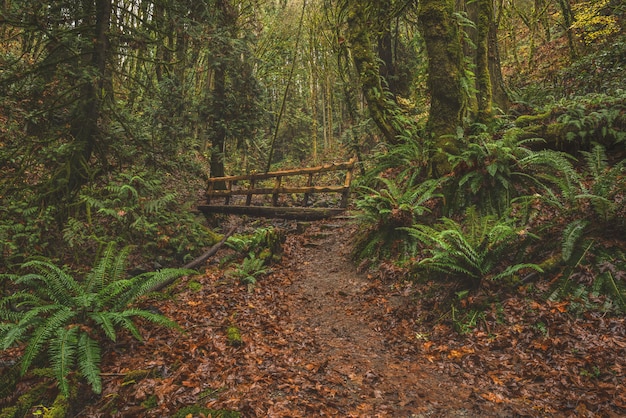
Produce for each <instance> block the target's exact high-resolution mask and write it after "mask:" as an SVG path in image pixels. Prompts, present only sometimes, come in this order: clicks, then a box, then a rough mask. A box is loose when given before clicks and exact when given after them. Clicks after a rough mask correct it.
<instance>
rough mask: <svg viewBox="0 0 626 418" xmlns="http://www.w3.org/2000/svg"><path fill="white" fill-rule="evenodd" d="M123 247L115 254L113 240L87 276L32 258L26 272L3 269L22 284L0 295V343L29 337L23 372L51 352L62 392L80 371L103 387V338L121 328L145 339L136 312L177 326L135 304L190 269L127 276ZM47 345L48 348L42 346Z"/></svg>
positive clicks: (3, 345) (114, 335)
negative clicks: (8, 294)
mask: <svg viewBox="0 0 626 418" xmlns="http://www.w3.org/2000/svg"><path fill="white" fill-rule="evenodd" d="M128 253H129V250H128V248H125V249H124V250H122V251H120V252H119V253H118V254H115V249H114V245H113V244H109V245H108V246H107V247H106V250H105V251H104V254H103V255H102V257H101V258H100V259H99V260H98V261H97V262H96V264H95V266H94V267H93V268H92V269H91V271H89V272H88V273H87V274H86V275H85V277H84V279H82V280H77V279H76V278H74V277H72V276H71V275H70V274H69V273H67V272H65V271H64V270H62V269H60V268H59V267H57V266H55V265H54V264H51V263H49V262H46V261H39V260H34V261H29V262H27V263H25V264H24V265H23V268H25V269H29V270H32V271H33V273H27V274H25V275H22V276H17V275H8V274H5V275H2V276H0V277H1V278H3V279H5V280H6V279H8V280H10V281H12V282H13V285H14V286H16V287H18V288H21V290H18V291H16V292H14V293H13V294H11V295H10V296H7V297H5V298H3V299H1V300H0V321H2V322H0V349H2V350H5V349H7V348H9V347H11V346H12V345H13V344H15V343H19V342H25V343H26V346H25V350H24V354H23V356H22V358H21V373H22V374H24V373H26V372H27V371H28V369H29V368H30V367H31V366H32V365H33V363H34V362H35V361H37V360H38V358H39V357H40V356H47V358H46V360H47V362H48V363H49V364H50V365H51V366H52V368H53V370H54V374H55V377H56V380H57V381H58V384H59V387H60V390H61V392H62V393H63V394H65V395H68V394H69V389H70V384H69V381H68V375H69V374H70V373H71V372H72V371H78V373H79V375H80V376H82V377H83V378H84V379H85V380H86V381H87V382H88V383H89V384H90V385H91V388H92V390H93V391H94V392H96V393H100V391H101V389H102V383H101V380H100V366H99V364H100V341H101V339H102V338H103V337H106V338H108V339H110V340H112V341H115V340H116V338H117V331H118V329H119V328H122V329H125V330H128V331H129V332H130V333H131V334H132V335H133V336H134V337H135V338H137V339H139V340H141V334H140V332H139V329H138V328H137V325H136V324H135V322H134V318H143V319H145V320H148V321H151V322H153V323H156V324H158V325H163V326H168V327H175V326H176V324H175V323H174V322H173V321H171V320H169V319H167V318H166V317H164V316H162V315H159V314H155V313H152V312H150V311H147V310H144V309H139V308H136V307H133V306H132V304H133V303H134V302H136V301H137V299H138V298H139V297H141V296H143V295H144V294H146V293H147V292H149V291H151V289H153V288H154V287H155V286H158V285H159V284H161V283H164V282H166V281H168V280H170V279H172V278H173V277H177V276H182V275H185V274H189V273H190V272H191V271H190V270H181V269H164V270H161V271H158V272H152V273H144V274H142V275H139V276H135V277H132V278H128V279H125V278H123V276H124V272H125V264H126V258H127V256H128ZM45 349H47V353H44V350H45Z"/></svg>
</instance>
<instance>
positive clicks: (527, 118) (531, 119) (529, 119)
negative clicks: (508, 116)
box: [515, 112, 551, 127]
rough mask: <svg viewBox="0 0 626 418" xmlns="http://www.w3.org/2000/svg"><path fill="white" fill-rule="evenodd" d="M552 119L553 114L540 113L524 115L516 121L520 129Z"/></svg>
mask: <svg viewBox="0 0 626 418" xmlns="http://www.w3.org/2000/svg"><path fill="white" fill-rule="evenodd" d="M550 117H551V112H545V113H539V114H537V115H522V116H520V117H518V118H517V119H515V125H517V126H519V127H524V126H529V125H533V124H535V123H540V122H542V121H545V120H547V119H549V118H550Z"/></svg>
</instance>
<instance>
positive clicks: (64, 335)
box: [48, 326, 79, 396]
mask: <svg viewBox="0 0 626 418" xmlns="http://www.w3.org/2000/svg"><path fill="white" fill-rule="evenodd" d="M78 330H79V328H78V327H76V326H73V327H69V328H57V329H56V331H57V332H56V335H55V336H54V338H52V339H51V341H50V345H49V347H48V353H49V358H50V362H51V364H52V369H53V371H54V375H55V376H56V379H57V382H58V383H59V386H60V390H61V393H63V394H64V395H66V396H67V395H68V394H69V392H70V385H69V382H68V381H67V375H68V374H69V373H70V371H71V370H72V368H73V367H74V363H75V361H76V342H77V341H78V340H77V335H78Z"/></svg>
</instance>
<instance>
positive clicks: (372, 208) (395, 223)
mask: <svg viewBox="0 0 626 418" xmlns="http://www.w3.org/2000/svg"><path fill="white" fill-rule="evenodd" d="M377 180H378V187H377V188H373V187H367V186H361V187H360V188H359V190H358V192H359V198H358V200H357V201H356V207H357V209H358V212H357V215H356V216H355V219H356V221H357V222H359V223H360V224H361V225H362V228H363V232H362V234H361V236H360V237H359V238H358V240H357V243H356V246H355V255H356V256H357V258H362V259H364V258H374V259H376V258H379V257H383V256H386V255H389V251H390V250H391V249H392V248H394V247H395V246H397V245H403V246H404V251H403V252H405V253H409V252H410V251H411V248H412V244H414V241H413V240H411V236H410V235H409V234H407V233H406V231H405V230H404V229H403V228H404V227H409V226H411V225H413V223H414V222H416V220H417V219H418V217H420V216H422V215H424V214H426V213H429V212H430V209H429V207H428V206H427V204H428V202H429V201H431V200H433V199H436V198H437V197H438V195H437V194H436V193H435V188H436V187H437V182H436V181H432V180H431V181H425V182H423V183H422V184H420V185H419V186H412V185H411V183H410V182H408V183H405V184H404V185H398V183H397V182H396V181H394V180H393V179H388V178H384V177H378V179H377Z"/></svg>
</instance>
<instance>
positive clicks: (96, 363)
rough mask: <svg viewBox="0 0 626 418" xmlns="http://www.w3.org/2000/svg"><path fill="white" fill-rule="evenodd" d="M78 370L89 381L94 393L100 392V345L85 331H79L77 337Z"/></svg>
mask: <svg viewBox="0 0 626 418" xmlns="http://www.w3.org/2000/svg"><path fill="white" fill-rule="evenodd" d="M78 370H79V371H80V374H81V375H82V376H83V377H84V378H85V380H87V382H89V384H90V385H91V389H92V390H93V391H94V393H98V394H99V393H101V392H102V379H101V377H100V346H99V345H98V342H97V341H95V340H93V339H92V338H91V337H89V335H88V334H87V333H86V332H81V334H80V337H79V339H78Z"/></svg>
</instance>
